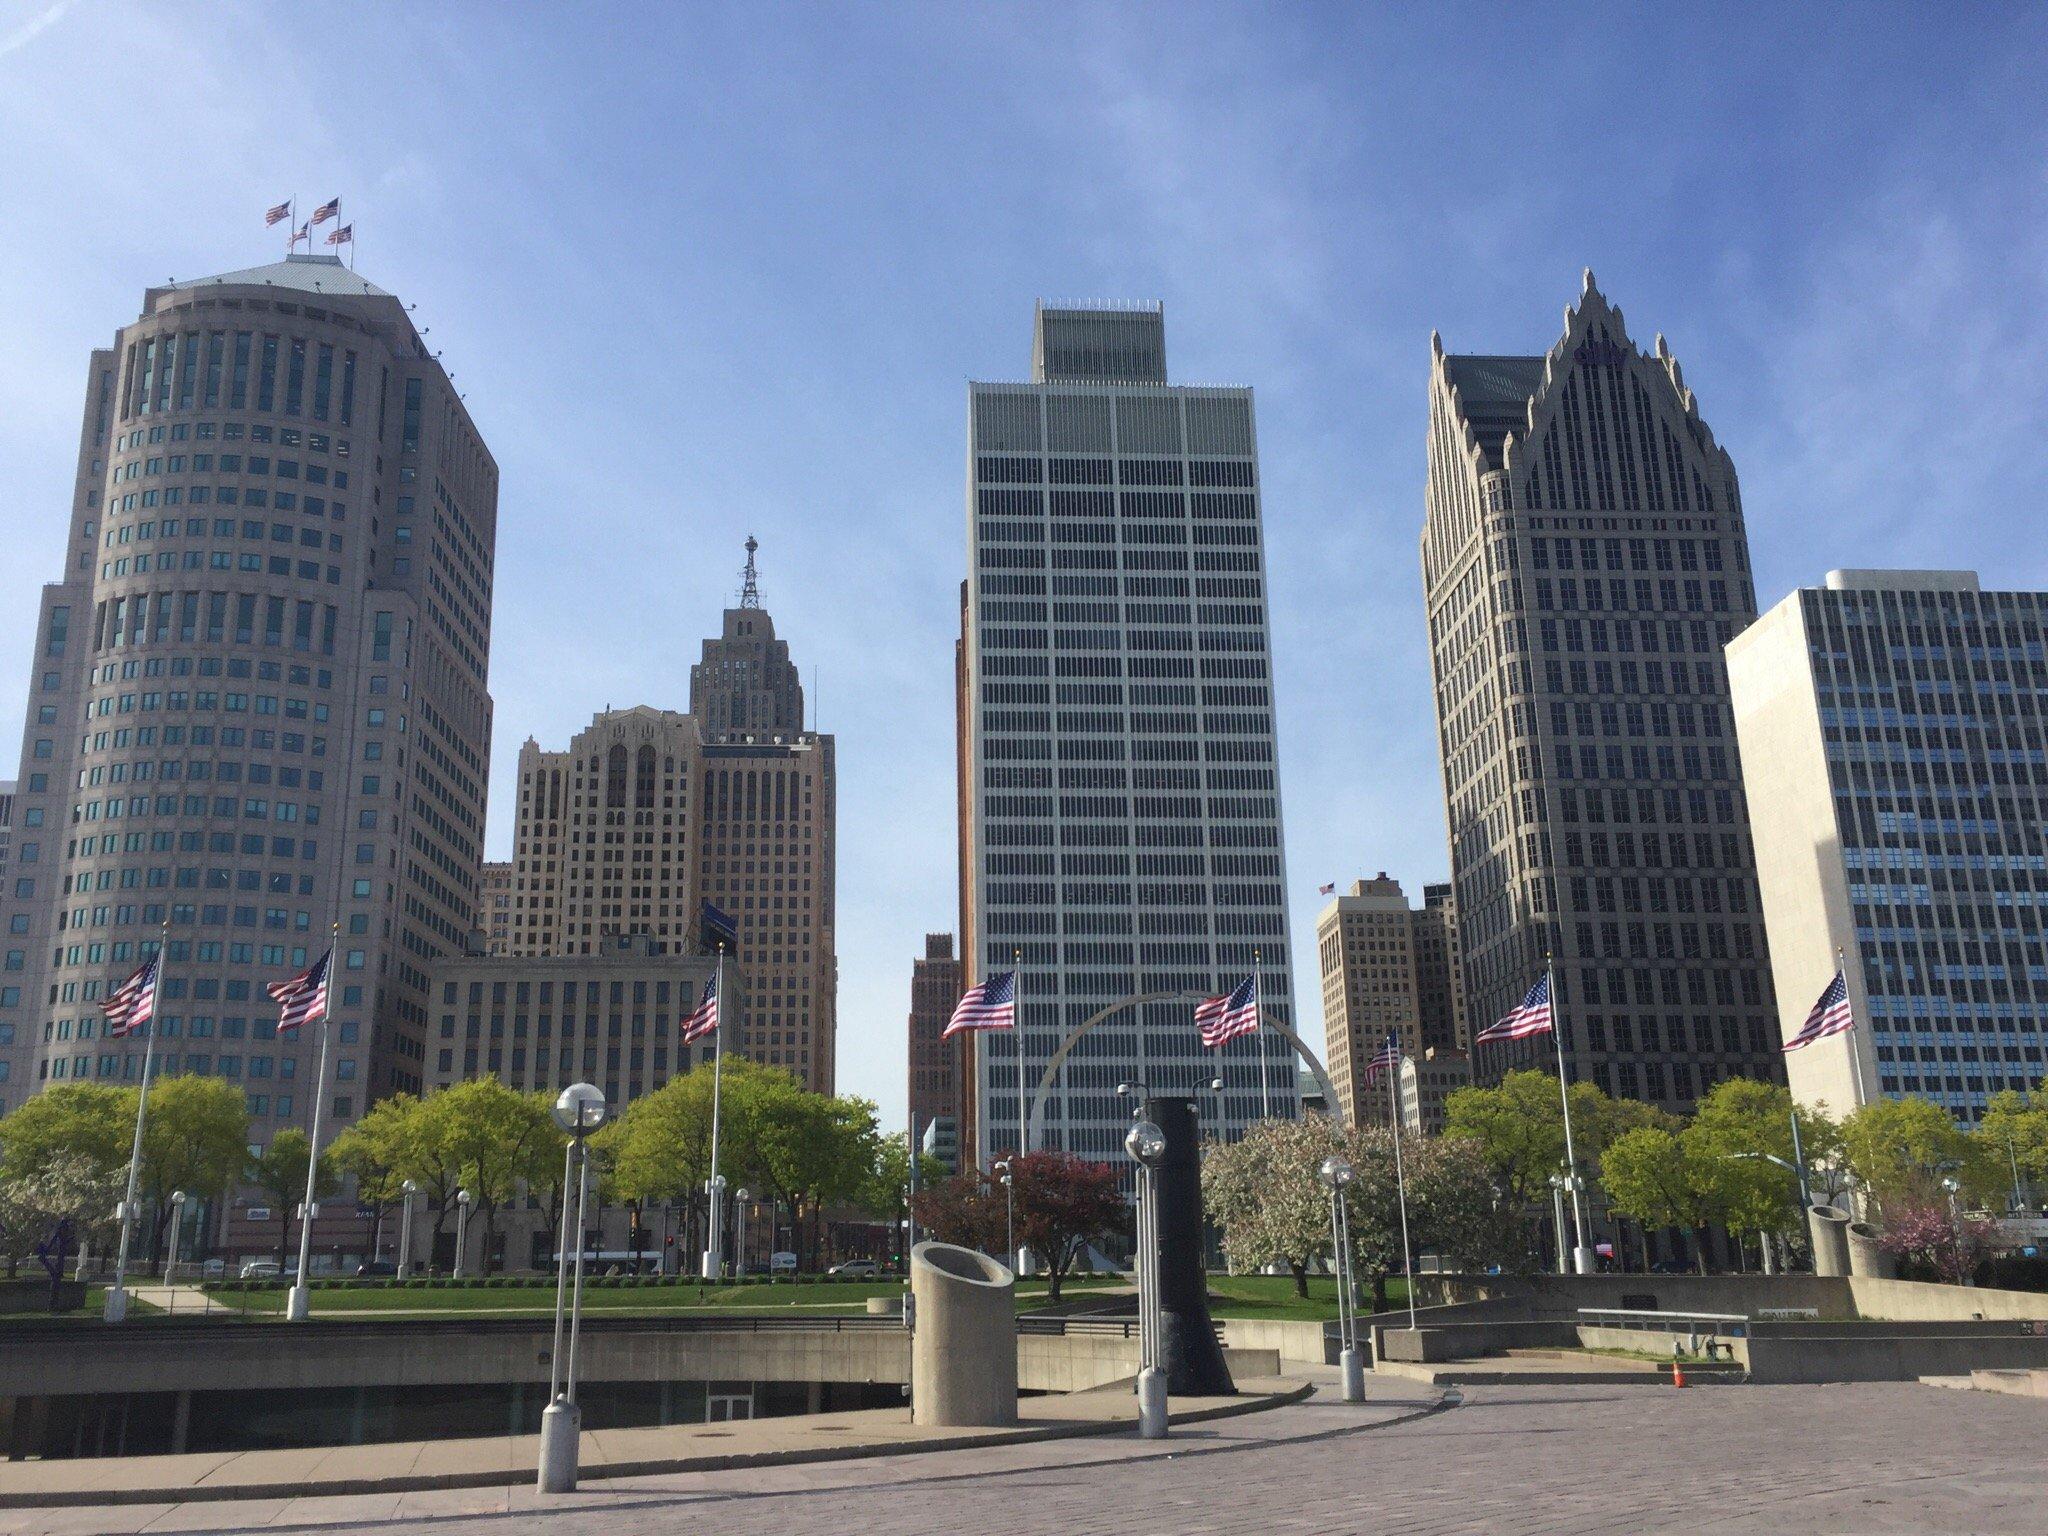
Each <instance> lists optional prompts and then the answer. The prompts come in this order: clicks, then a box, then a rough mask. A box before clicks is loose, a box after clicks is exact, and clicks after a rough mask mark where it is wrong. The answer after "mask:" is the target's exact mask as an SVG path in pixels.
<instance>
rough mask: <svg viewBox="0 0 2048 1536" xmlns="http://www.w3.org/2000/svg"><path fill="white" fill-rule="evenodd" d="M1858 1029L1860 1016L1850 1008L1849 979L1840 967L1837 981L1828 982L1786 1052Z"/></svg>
mask: <svg viewBox="0 0 2048 1536" xmlns="http://www.w3.org/2000/svg"><path fill="white" fill-rule="evenodd" d="M1855 1027H1856V1016H1855V1014H1854V1013H1852V1012H1851V1011H1850V1009H1849V980H1848V978H1847V977H1846V976H1844V975H1843V974H1842V970H1841V967H1840V966H1837V967H1836V968H1835V979H1834V980H1833V981H1831V982H1829V983H1828V989H1827V991H1825V992H1823V993H1821V995H1820V999H1819V1001H1817V1002H1816V1003H1815V1004H1814V1005H1813V1012H1811V1013H1809V1014H1808V1015H1807V1016H1806V1022H1805V1023H1804V1024H1802V1025H1800V1026H1799V1033H1798V1034H1796V1035H1794V1036H1793V1037H1792V1038H1791V1039H1790V1040H1787V1041H1786V1042H1785V1049H1786V1050H1788V1051H1796V1050H1798V1049H1799V1047H1801V1046H1802V1045H1811V1044H1813V1042H1814V1041H1816V1040H1825V1039H1826V1038H1827V1037H1828V1036H1829V1035H1840V1034H1846V1033H1847V1032H1848V1031H1849V1030H1852V1029H1854V1028H1855Z"/></svg>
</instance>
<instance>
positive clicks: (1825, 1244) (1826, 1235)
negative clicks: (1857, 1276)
mask: <svg viewBox="0 0 2048 1536" xmlns="http://www.w3.org/2000/svg"><path fill="white" fill-rule="evenodd" d="M1806 1230H1807V1233H1808V1235H1810V1236H1811V1237H1812V1238H1813V1272H1814V1273H1815V1274H1816V1275H1819V1276H1821V1277H1822V1278H1824V1279H1836V1278H1838V1277H1840V1276H1842V1275H1846V1274H1848V1273H1849V1213H1848V1212H1847V1211H1845V1210H1843V1209H1842V1208H1841V1207H1840V1206H1834V1205H1815V1206H1809V1207H1808V1208H1807V1212H1806Z"/></svg>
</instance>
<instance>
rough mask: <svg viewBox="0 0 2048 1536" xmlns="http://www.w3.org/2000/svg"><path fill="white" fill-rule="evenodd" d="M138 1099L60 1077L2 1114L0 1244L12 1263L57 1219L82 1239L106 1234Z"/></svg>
mask: <svg viewBox="0 0 2048 1536" xmlns="http://www.w3.org/2000/svg"><path fill="white" fill-rule="evenodd" d="M135 1099H136V1091H135V1090H134V1089H133V1088H117V1087H115V1086H114V1085H112V1084H110V1083H63V1084H59V1085H57V1086H56V1087H52V1088H46V1089H44V1090H43V1091H42V1092H41V1093H38V1094H33V1095H31V1096H30V1097H29V1098H28V1099H27V1100H26V1101H25V1102H23V1104H22V1105H21V1107H20V1108H18V1109H16V1110H15V1111H14V1112H13V1113H12V1114H10V1115H8V1116H7V1117H6V1118H5V1119H0V1210H4V1212H5V1213H6V1216H5V1219H6V1222H7V1226H6V1230H5V1233H4V1235H0V1242H4V1245H5V1249H6V1254H7V1258H8V1262H9V1264H10V1265H11V1266H14V1265H18V1264H19V1262H20V1260H21V1258H22V1257H24V1256H26V1255H27V1254H28V1253H30V1252H32V1251H33V1250H34V1248H35V1245H36V1244H37V1243H39V1242H41V1241H42V1240H43V1238H44V1237H46V1236H47V1235H48V1234H49V1232H50V1231H51V1230H52V1229H53V1228H55V1227H56V1225H57V1224H58V1223H59V1222H62V1221H69V1222H70V1223H71V1225H72V1230H73V1231H74V1232H75V1233H76V1234H77V1236H78V1240H79V1241H80V1242H81V1243H86V1242H90V1243H93V1244H95V1245H100V1244H102V1243H103V1242H104V1241H105V1240H107V1239H108V1238H109V1237H110V1236H111V1232H112V1221H111V1217H110V1213H111V1212H112V1211H113V1209H114V1206H115V1204H116V1202H118V1201H119V1200H120V1199H121V1196H122V1193H123V1192H124V1190H125V1189H126V1188H127V1177H128V1154H129V1148H130V1146H131V1143H132V1138H133V1136H134V1133H135Z"/></svg>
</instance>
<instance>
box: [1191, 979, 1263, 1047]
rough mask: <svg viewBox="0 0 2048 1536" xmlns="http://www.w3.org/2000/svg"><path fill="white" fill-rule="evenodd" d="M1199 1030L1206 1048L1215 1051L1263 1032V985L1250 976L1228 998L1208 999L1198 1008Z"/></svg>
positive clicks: (1199, 1004) (1198, 1004)
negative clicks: (1261, 1012)
mask: <svg viewBox="0 0 2048 1536" xmlns="http://www.w3.org/2000/svg"><path fill="white" fill-rule="evenodd" d="M1195 1028H1197V1029H1199V1030H1200V1031H1201V1032H1202V1044H1204V1045H1206V1046H1208V1047H1209V1048H1210V1049H1211V1050H1214V1049H1215V1048H1216V1047H1217V1046H1219V1045H1221V1044H1222V1043H1223V1042H1224V1041H1226V1040H1235V1039H1236V1038H1237V1037H1238V1036H1239V1035H1255V1034H1257V1033H1258V1032H1259V981H1258V978H1257V977H1256V976H1247V977H1245V979H1244V980H1243V981H1240V982H1239V983H1238V984H1237V985H1236V986H1235V987H1232V988H1231V989H1230V993H1229V995H1228V996H1225V997H1205V998H1203V999H1202V1000H1201V1001H1200V1002H1199V1003H1197V1004H1195Z"/></svg>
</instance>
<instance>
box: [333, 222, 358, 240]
mask: <svg viewBox="0 0 2048 1536" xmlns="http://www.w3.org/2000/svg"><path fill="white" fill-rule="evenodd" d="M355 237H356V227H355V225H353V224H343V225H340V226H338V227H337V228H335V229H332V230H330V231H328V235H327V243H328V244H329V245H347V244H349V243H350V242H351V241H353V240H354V239H355Z"/></svg>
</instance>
